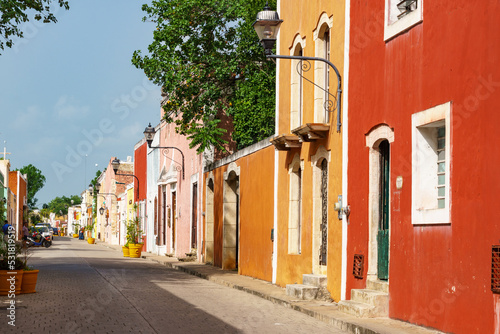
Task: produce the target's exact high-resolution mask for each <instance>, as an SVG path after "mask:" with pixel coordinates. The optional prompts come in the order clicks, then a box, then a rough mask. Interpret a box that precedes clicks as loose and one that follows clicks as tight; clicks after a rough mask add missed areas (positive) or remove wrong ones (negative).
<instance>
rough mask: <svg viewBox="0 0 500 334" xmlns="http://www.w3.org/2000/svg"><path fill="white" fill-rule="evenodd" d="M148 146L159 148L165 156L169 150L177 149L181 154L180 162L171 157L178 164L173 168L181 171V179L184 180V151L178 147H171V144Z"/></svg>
mask: <svg viewBox="0 0 500 334" xmlns="http://www.w3.org/2000/svg"><path fill="white" fill-rule="evenodd" d="M149 148H153V149H154V148H159V149H161V150H162V154H163V155H164V156H165V157H166V156H167V154H168V152H169V150H176V151H178V152H179V153H180V154H181V162H180V163H179V162H178V161H175V160H173V159H171V160H172V161H173V162H175V163H176V164H177V165H178V166H176V167H175V170H176V171H178V172H181V171H182V179H183V180H184V153H182V151H181V150H180V149H178V148H177V147H173V146H149Z"/></svg>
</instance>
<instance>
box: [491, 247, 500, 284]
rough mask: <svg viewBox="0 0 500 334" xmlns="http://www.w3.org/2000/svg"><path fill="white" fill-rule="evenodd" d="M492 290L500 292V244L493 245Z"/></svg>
mask: <svg viewBox="0 0 500 334" xmlns="http://www.w3.org/2000/svg"><path fill="white" fill-rule="evenodd" d="M491 291H493V292H494V293H500V245H494V246H492V247H491Z"/></svg>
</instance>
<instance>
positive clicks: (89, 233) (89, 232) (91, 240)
mask: <svg viewBox="0 0 500 334" xmlns="http://www.w3.org/2000/svg"><path fill="white" fill-rule="evenodd" d="M94 226H95V222H94V223H92V224H90V225H87V226H85V231H87V242H88V243H89V244H93V243H95V238H93V237H92V231H93V230H94Z"/></svg>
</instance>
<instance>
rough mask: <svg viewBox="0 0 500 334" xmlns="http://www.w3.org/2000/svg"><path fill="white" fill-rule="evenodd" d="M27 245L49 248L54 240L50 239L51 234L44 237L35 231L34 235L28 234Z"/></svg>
mask: <svg viewBox="0 0 500 334" xmlns="http://www.w3.org/2000/svg"><path fill="white" fill-rule="evenodd" d="M26 245H27V246H28V247H33V246H43V247H45V248H49V247H50V246H51V245H52V241H50V237H49V236H46V237H44V236H42V235H41V234H40V233H38V232H35V233H33V235H31V236H28V238H27V240H26Z"/></svg>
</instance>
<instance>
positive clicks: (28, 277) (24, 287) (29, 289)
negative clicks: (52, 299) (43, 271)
mask: <svg viewBox="0 0 500 334" xmlns="http://www.w3.org/2000/svg"><path fill="white" fill-rule="evenodd" d="M38 272H39V270H27V271H24V273H23V281H22V283H21V293H34V292H36V291H35V288H36V281H37V280H38Z"/></svg>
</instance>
